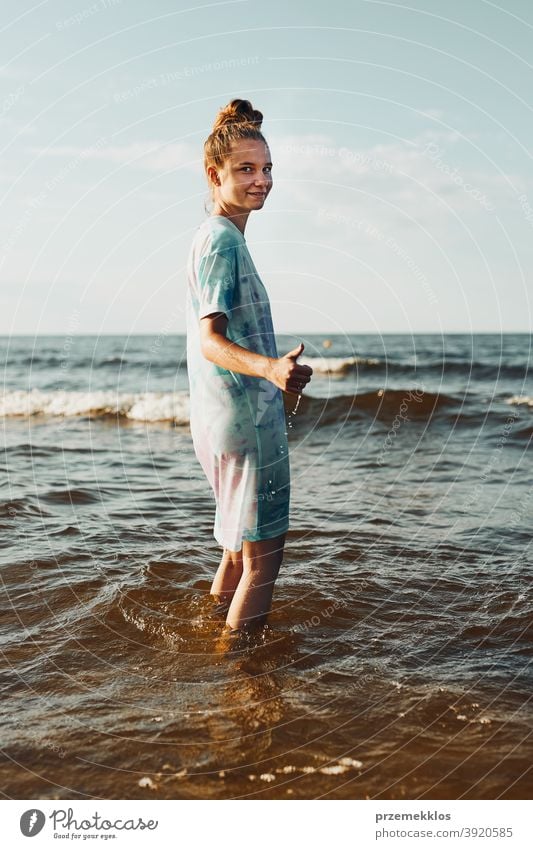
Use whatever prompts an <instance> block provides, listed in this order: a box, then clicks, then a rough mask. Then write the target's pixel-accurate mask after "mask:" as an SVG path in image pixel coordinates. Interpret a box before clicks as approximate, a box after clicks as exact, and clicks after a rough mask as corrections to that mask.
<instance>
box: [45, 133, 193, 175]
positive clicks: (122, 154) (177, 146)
mask: <svg viewBox="0 0 533 849" xmlns="http://www.w3.org/2000/svg"><path fill="white" fill-rule="evenodd" d="M30 152H31V153H33V154H34V155H38V156H50V157H56V158H65V159H70V160H73V159H76V160H78V159H91V160H101V161H105V162H115V163H119V164H123V165H130V166H134V167H137V168H140V169H142V170H146V171H162V172H164V171H169V170H172V169H175V168H180V167H186V168H189V169H191V170H194V171H196V170H200V171H201V170H202V167H200V166H202V164H201V162H199V159H198V149H197V147H196V146H194V147H193V145H192V144H190V143H186V142H178V143H171V144H168V143H166V142H162V141H157V140H154V141H146V142H132V143H130V144H127V145H109V144H107V143H105V140H99V141H98V142H97V143H95V144H94V145H92V146H90V147H85V148H84V147H81V146H77V145H56V146H55V147H49V148H39V147H32V148H30Z"/></svg>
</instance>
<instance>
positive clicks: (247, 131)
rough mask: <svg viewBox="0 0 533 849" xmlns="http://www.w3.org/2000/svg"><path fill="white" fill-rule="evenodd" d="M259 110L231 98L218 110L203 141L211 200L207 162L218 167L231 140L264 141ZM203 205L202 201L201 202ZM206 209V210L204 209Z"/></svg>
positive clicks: (227, 150) (231, 142) (243, 101)
mask: <svg viewBox="0 0 533 849" xmlns="http://www.w3.org/2000/svg"><path fill="white" fill-rule="evenodd" d="M262 123H263V113H262V112H260V111H259V110H258V109H254V108H253V106H252V104H251V103H250V101H249V100H241V99H240V98H235V100H232V101H231V102H230V103H228V104H227V106H224V107H222V109H220V110H219V112H218V114H217V116H216V118H215V123H214V124H213V129H212V131H211V133H210V135H209V136H208V137H207V139H206V141H205V142H204V171H205V173H206V177H207V180H208V183H209V190H210V196H211V200H212V201H213V200H214V187H213V185H212V183H211V182H210V180H209V177H208V175H207V169H208V168H209V166H210V165H213V166H214V167H215V168H220V169H222V168H223V167H224V163H225V162H226V159H227V158H228V157H229V155H230V154H231V146H232V144H233V142H235V141H239V139H253V140H255V141H262V142H264V143H265V144H267V141H266V139H265V137H264V135H263V133H262V132H261V124H262ZM204 206H205V204H204ZM206 212H208V210H207V208H206Z"/></svg>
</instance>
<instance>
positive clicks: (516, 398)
mask: <svg viewBox="0 0 533 849" xmlns="http://www.w3.org/2000/svg"><path fill="white" fill-rule="evenodd" d="M505 403H506V404H516V405H521V404H525V405H526V406H527V407H533V398H532V397H531V395H513V396H512V397H511V398H506V399H505Z"/></svg>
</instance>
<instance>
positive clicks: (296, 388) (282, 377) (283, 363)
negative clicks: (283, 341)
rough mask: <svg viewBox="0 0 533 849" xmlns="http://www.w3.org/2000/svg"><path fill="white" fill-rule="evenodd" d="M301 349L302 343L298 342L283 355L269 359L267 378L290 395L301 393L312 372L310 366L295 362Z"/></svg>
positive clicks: (302, 347)
mask: <svg viewBox="0 0 533 849" xmlns="http://www.w3.org/2000/svg"><path fill="white" fill-rule="evenodd" d="M303 349H304V343H303V342H300V344H299V345H298V346H297V347H296V348H294V349H293V350H292V351H289V353H288V354H285V355H284V356H283V357H279V358H278V359H275V358H273V359H271V372H270V375H269V380H270V381H271V382H272V383H273V384H274V385H275V386H277V387H278V388H279V389H282V390H283V392H288V393H289V394H290V395H301V394H302V390H303V389H305V387H306V386H307V384H308V383H309V381H310V380H311V375H312V374H313V369H312V368H311V366H304V365H298V363H297V362H296V360H297V359H298V357H299V356H300V354H301V353H302V351H303Z"/></svg>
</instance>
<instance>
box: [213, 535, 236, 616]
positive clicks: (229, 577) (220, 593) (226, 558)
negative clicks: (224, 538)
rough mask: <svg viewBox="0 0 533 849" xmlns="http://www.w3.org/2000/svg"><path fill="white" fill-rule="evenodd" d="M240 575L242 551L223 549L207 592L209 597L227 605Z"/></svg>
mask: <svg viewBox="0 0 533 849" xmlns="http://www.w3.org/2000/svg"><path fill="white" fill-rule="evenodd" d="M241 575H242V550H241V551H230V550H229V548H225V549H224V553H223V555H222V560H221V561H220V565H219V567H218V569H217V572H216V575H215V577H214V579H213V583H212V585H211V589H210V591H209V592H210V595H212V596H214V597H215V598H216V600H217V601H220V602H227V603H228V604H229V602H230V601H231V599H232V598H233V594H234V592H235V590H236V589H237V585H238V583H239V581H240V579H241Z"/></svg>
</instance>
